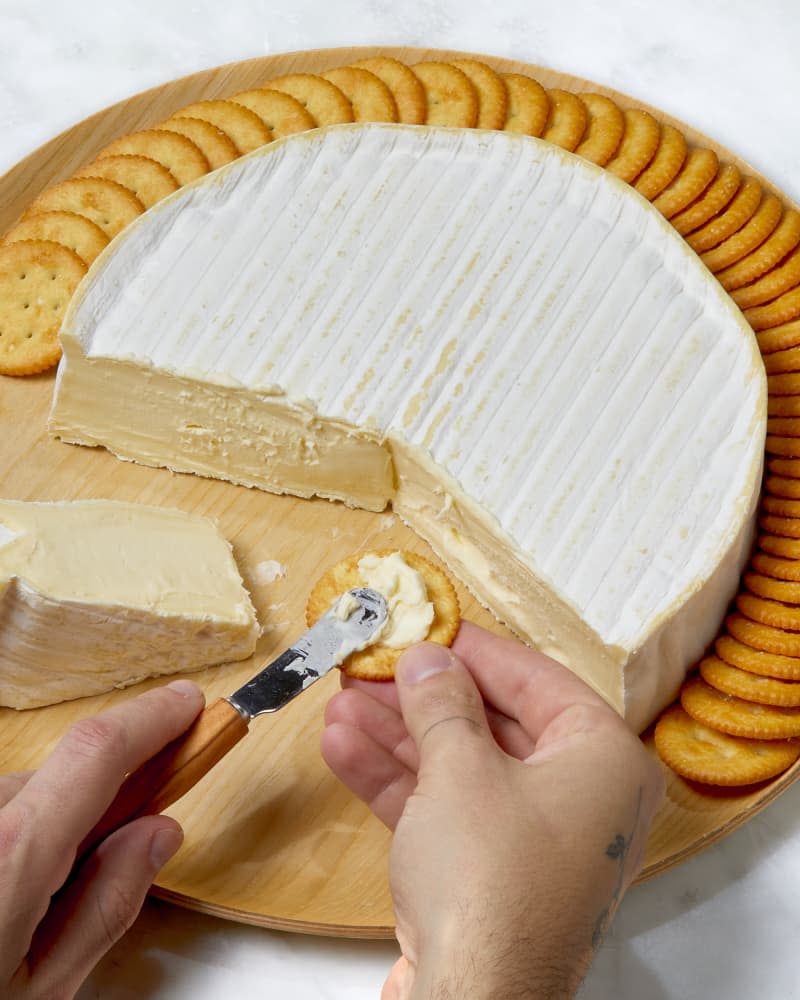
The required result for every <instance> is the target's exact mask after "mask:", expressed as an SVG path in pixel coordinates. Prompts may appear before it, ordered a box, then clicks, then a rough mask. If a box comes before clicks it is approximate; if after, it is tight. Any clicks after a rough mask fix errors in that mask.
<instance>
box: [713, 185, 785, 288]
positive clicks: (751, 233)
mask: <svg viewBox="0 0 800 1000" xmlns="http://www.w3.org/2000/svg"><path fill="white" fill-rule="evenodd" d="M782 212H783V206H782V205H781V203H780V200H779V199H778V198H776V197H775V195H772V194H767V195H765V196H764V197H763V198H762V199H761V201H760V203H759V205H758V208H757V209H756V211H755V212H754V213H753V215H752V217H751V218H750V219H749V220H748V221H747V222H746V223H745V225H744V226H742V228H741V229H739V230H738V231H737V232H735V233H734V234H733V235H732V236H729V237H728V238H727V239H726V240H725V241H724V242H723V243H720V244H719V246H716V247H714V249H713V250H709V251H706V252H705V253H703V254H701V257H702V260H703V263H704V264H705V265H706V267H707V268H708V269H709V271H713V272H714V273H715V274H717V273H719V272H720V271H723V270H724V269H725V268H726V267H730V266H731V265H732V264H735V263H736V262H737V261H740V260H741V259H742V258H743V257H746V256H747V255H748V254H749V253H752V252H753V250H755V249H756V248H757V247H759V246H761V244H762V243H763V242H764V240H766V239H767V238H768V237H769V235H770V234H771V233H772V232H773V231H774V230H775V227H776V226H777V225H778V223H779V222H780V218H781V214H782Z"/></svg>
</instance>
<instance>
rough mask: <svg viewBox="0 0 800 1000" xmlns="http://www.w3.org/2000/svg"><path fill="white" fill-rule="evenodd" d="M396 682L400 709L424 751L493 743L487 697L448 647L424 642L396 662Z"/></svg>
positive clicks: (422, 757)
mask: <svg viewBox="0 0 800 1000" xmlns="http://www.w3.org/2000/svg"><path fill="white" fill-rule="evenodd" d="M395 684H396V686H397V693H398V695H399V698H400V710H401V711H402V713H403V720H404V721H405V724H406V728H407V729H408V731H409V733H410V734H411V738H412V739H413V740H414V743H415V744H416V746H417V750H418V751H419V755H420V766H422V765H423V764H424V762H425V761H426V760H430V759H431V757H432V756H436V757H438V756H440V755H442V754H447V753H450V752H455V753H457V754H459V756H463V754H464V753H465V752H466V751H467V749H468V748H469V746H475V745H476V743H477V745H478V747H479V748H480V749H484V750H485V749H486V747H488V746H492V747H494V746H495V744H494V738H493V737H492V734H491V731H490V730H489V723H488V721H487V719H486V712H485V710H484V706H483V699H482V698H481V694H480V691H478V688H477V686H476V684H475V681H474V680H473V679H472V675H471V674H470V672H469V671H468V670H467V668H466V667H465V666H464V664H463V663H462V661H461V660H460V659H459V658H458V657H457V656H456V655H455V654H454V653H453V652H452V651H451V650H450V649H448V648H447V647H446V646H440V645H439V644H438V643H435V642H423V643H420V644H419V645H417V646H411V647H410V648H409V649H407V650H406V651H405V652H404V653H403V654H402V655H401V656H400V659H399V660H398V661H397V666H396V668H395Z"/></svg>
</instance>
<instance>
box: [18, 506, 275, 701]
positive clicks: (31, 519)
mask: <svg viewBox="0 0 800 1000" xmlns="http://www.w3.org/2000/svg"><path fill="white" fill-rule="evenodd" d="M257 637H258V624H257V622H256V617H255V612H254V610H253V606H252V604H251V602H250V598H249V596H248V594H247V591H246V590H245V589H244V587H243V585H242V580H241V577H240V576H239V571H238V569H237V568H236V563H235V562H234V558H233V553H232V550H231V547H230V545H229V544H228V542H227V541H226V540H225V539H224V538H223V537H222V535H221V534H220V533H219V531H218V530H217V528H216V526H215V525H214V524H213V523H212V522H211V521H209V520H208V519H207V518H204V517H199V516H196V515H191V514H185V513H183V511H179V510H168V509H161V508H157V507H145V506H142V505H137V504H127V503H119V502H114V501H104V500H86V501H74V502H63V503H60V502H55V503H22V502H18V501H12V500H0V705H7V706H11V707H12V708H35V707H37V706H40V705H51V704H53V703H55V702H59V701H65V700H68V699H71V698H80V697H83V696H84V695H90V694H100V693H102V692H103V691H109V690H111V689H112V688H115V687H127V686H128V685H129V684H134V683H136V682H137V681H140V680H143V679H144V678H146V677H154V676H158V675H159V674H167V673H174V672H176V671H182V670H199V669H200V668H201V667H206V666H209V665H210V664H215V663H222V662H225V661H228V660H238V659H242V658H244V657H246V656H250V654H251V653H252V652H253V650H254V648H255V643H256V639H257Z"/></svg>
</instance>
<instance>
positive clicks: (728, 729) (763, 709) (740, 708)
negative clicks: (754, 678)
mask: <svg viewBox="0 0 800 1000" xmlns="http://www.w3.org/2000/svg"><path fill="white" fill-rule="evenodd" d="M681 707H682V708H683V710H684V711H685V712H686V713H687V714H688V715H691V717H692V718H693V719H694V720H695V721H696V722H702V723H703V724H704V725H706V726H710V727H711V728H712V729H716V730H718V731H719V732H722V733H728V735H729V736H743V737H744V738H745V739H751V740H786V739H791V738H792V737H795V736H800V708H784V707H782V706H779V705H760V704H756V703H755V702H752V701H745V700H744V699H742V698H736V697H734V696H733V695H730V694H725V693H724V692H722V691H718V690H717V689H716V688H713V687H711V685H710V684H706V682H705V681H704V680H703V679H702V677H692V678H690V679H689V680H688V681H686V683H685V684H684V685H683V687H682V688H681Z"/></svg>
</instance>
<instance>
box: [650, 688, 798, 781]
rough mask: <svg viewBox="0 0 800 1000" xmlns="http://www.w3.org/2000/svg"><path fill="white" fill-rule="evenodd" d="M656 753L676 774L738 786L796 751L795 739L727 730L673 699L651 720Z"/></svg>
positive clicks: (788, 760)
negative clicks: (695, 715) (753, 737)
mask: <svg viewBox="0 0 800 1000" xmlns="http://www.w3.org/2000/svg"><path fill="white" fill-rule="evenodd" d="M654 739H655V745H656V751H657V753H658V755H659V757H660V758H661V759H662V760H663V761H664V763H665V764H666V765H667V766H668V767H670V768H671V769H672V770H673V771H675V773H676V774H679V775H681V777H683V778H686V779H688V780H689V781H699V782H702V783H704V784H707V785H720V786H726V787H737V786H742V785H752V784H754V783H755V782H758V781H766V780H767V778H774V777H775V775H777V774H780V773H781V772H782V771H785V770H786V769H787V768H788V767H791V765H792V764H794V762H795V761H796V760H797V758H798V757H800V741H797V742H794V741H790V740H749V739H744V738H742V737H739V736H729V735H727V734H726V733H721V732H718V731H717V730H716V729H712V728H711V727H710V726H706V725H704V724H703V723H701V722H697V720H695V719H693V718H692V717H691V716H690V715H689V714H688V713H687V712H686V711H684V709H683V708H681V706H680V705H673V706H671V707H670V708H668V709H667V710H666V712H664V713H663V715H662V716H661V718H660V719H659V720H658V722H657V723H656V728H655V734H654Z"/></svg>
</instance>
